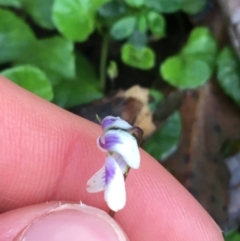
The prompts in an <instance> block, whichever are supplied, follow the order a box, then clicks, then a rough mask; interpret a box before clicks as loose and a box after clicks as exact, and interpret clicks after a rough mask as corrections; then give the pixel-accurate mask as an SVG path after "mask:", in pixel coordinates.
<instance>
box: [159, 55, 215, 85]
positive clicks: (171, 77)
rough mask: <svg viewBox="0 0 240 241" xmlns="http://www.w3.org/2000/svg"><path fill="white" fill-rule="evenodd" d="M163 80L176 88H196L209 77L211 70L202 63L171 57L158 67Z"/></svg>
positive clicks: (196, 60) (191, 59)
mask: <svg viewBox="0 0 240 241" xmlns="http://www.w3.org/2000/svg"><path fill="white" fill-rule="evenodd" d="M160 72H161V74H162V76H163V78H164V79H165V80H166V81H167V82H168V83H170V84H171V85H173V86H175V87H178V88H182V89H185V88H197V87H199V86H201V85H203V84H205V83H206V82H207V81H208V79H209V78H210V77H211V69H210V67H209V65H208V64H207V63H205V62H204V61H201V60H198V59H194V58H184V57H183V58H182V57H181V56H173V57H169V58H167V60H165V61H164V63H163V64H162V65H161V67H160Z"/></svg>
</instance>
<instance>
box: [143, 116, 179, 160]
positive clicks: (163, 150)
mask: <svg viewBox="0 0 240 241" xmlns="http://www.w3.org/2000/svg"><path fill="white" fill-rule="evenodd" d="M180 137H181V117H180V114H179V113H178V112H175V113H174V114H172V115H171V116H170V117H168V118H167V120H166V121H165V122H164V124H163V125H162V126H161V128H159V129H158V130H157V131H156V132H155V133H154V134H153V135H152V136H151V137H150V139H149V140H148V141H147V142H146V143H145V144H144V146H143V148H144V150H145V151H147V152H148V153H149V154H150V155H152V156H153V157H154V158H156V159H157V160H158V161H164V160H165V159H166V158H167V157H168V156H169V155H171V154H172V153H173V152H174V151H176V149H177V147H178V145H179V141H180Z"/></svg>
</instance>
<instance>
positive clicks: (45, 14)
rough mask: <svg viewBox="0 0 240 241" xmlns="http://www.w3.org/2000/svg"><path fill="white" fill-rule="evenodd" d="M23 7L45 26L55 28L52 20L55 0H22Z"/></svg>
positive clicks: (38, 22) (37, 21)
mask: <svg viewBox="0 0 240 241" xmlns="http://www.w3.org/2000/svg"><path fill="white" fill-rule="evenodd" d="M21 1H22V9H24V10H25V11H27V13H28V14H29V15H30V16H31V17H32V18H33V19H34V21H35V22H36V23H37V24H39V25H40V26H41V27H43V28H47V29H54V25H53V22H52V7H53V2H54V0H34V1H29V0H21Z"/></svg>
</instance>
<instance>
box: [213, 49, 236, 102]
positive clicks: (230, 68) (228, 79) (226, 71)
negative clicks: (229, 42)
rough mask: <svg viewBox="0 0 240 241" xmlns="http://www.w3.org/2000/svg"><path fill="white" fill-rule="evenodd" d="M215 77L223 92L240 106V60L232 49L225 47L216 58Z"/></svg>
mask: <svg viewBox="0 0 240 241" xmlns="http://www.w3.org/2000/svg"><path fill="white" fill-rule="evenodd" d="M217 66H218V72H217V79H218V82H219V84H220V85H221V87H222V89H223V90H224V91H225V93H226V94H227V95H228V96H230V97H231V98H232V99H233V100H234V101H235V103H236V104H237V105H238V106H240V62H239V60H238V59H237V56H236V55H235V53H234V52H233V50H232V49H231V48H229V47H225V48H224V49H223V50H222V51H221V52H220V54H219V56H218V60H217Z"/></svg>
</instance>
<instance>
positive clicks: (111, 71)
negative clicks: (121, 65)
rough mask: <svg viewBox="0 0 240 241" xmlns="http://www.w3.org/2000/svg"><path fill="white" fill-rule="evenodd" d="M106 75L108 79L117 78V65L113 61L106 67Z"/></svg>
mask: <svg viewBox="0 0 240 241" xmlns="http://www.w3.org/2000/svg"><path fill="white" fill-rule="evenodd" d="M107 73H108V77H109V78H110V79H112V80H113V79H115V78H117V76H118V67H117V63H116V62H115V61H110V63H109V65H108V67H107Z"/></svg>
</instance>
